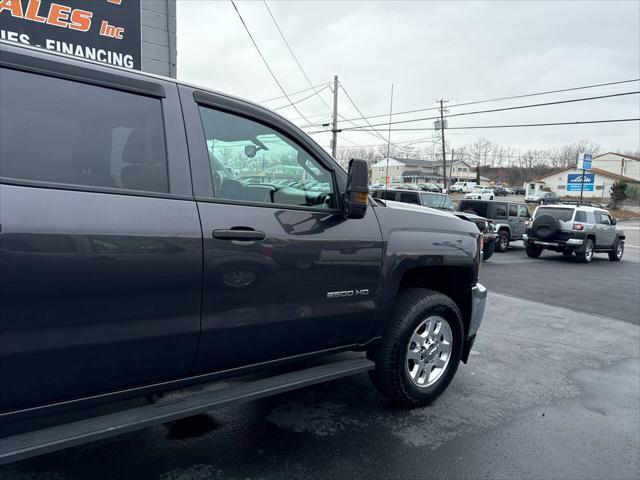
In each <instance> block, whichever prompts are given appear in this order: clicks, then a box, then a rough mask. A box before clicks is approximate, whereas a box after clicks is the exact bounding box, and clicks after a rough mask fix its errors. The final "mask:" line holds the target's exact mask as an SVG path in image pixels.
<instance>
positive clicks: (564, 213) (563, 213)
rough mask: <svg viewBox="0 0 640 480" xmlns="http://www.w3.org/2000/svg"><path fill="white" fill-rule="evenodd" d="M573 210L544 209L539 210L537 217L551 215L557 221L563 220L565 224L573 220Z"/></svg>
mask: <svg viewBox="0 0 640 480" xmlns="http://www.w3.org/2000/svg"><path fill="white" fill-rule="evenodd" d="M573 211H574V209H573V208H549V207H542V208H538V212H537V213H536V217H539V216H540V215H551V216H552V217H554V218H556V219H557V220H562V221H563V222H568V221H570V220H571V219H572V218H573Z"/></svg>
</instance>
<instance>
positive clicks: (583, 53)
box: [177, 0, 640, 150]
mask: <svg viewBox="0 0 640 480" xmlns="http://www.w3.org/2000/svg"><path fill="white" fill-rule="evenodd" d="M236 4H237V6H238V9H239V10H240V13H241V14H242V16H243V17H244V20H245V22H246V23H247V25H248V27H249V30H250V31H251V33H252V34H253V36H254V38H255V40H256V42H257V43H258V46H259V48H260V49H261V50H262V52H263V54H264V55H265V57H266V59H267V61H268V62H269V65H270V66H271V68H272V69H273V71H274V73H275V75H276V77H277V78H278V80H279V81H280V83H281V84H282V86H283V87H284V89H285V90H286V91H287V93H291V92H295V91H298V90H303V89H306V88H309V84H308V83H307V81H306V80H305V78H304V76H303V75H302V73H301V72H300V70H299V69H298V67H297V66H296V64H295V61H294V60H293V58H292V57H291V54H290V53H289V52H288V50H287V48H286V46H285V44H284V42H283V40H282V38H281V37H280V34H279V33H278V30H277V29H276V26H275V24H274V23H273V21H272V19H271V17H270V16H269V13H268V11H267V9H266V7H265V5H264V4H263V3H262V2H260V1H251V2H249V1H238V2H236ZM268 4H269V7H270V8H271V11H272V13H273V15H274V17H275V19H276V20H277V22H278V24H279V25H280V28H281V29H282V31H283V33H284V35H285V37H286V38H287V40H288V42H289V44H290V45H291V48H292V49H293V52H294V53H295V54H296V56H297V57H298V59H299V61H300V63H301V64H302V67H303V68H304V70H305V71H306V73H307V75H308V76H309V78H310V79H311V81H312V82H313V84H314V85H318V84H326V83H329V82H331V81H332V79H333V76H334V75H338V76H339V79H340V82H341V83H342V85H343V86H344V87H345V88H346V90H347V91H348V92H349V94H350V95H351V97H352V99H353V100H354V101H355V103H356V104H357V105H358V107H359V108H360V110H361V111H362V112H363V113H364V114H365V115H375V114H381V113H388V111H389V97H390V89H391V84H392V83H393V84H394V85H395V87H394V89H395V93H394V111H395V112H401V111H403V110H411V109H418V108H430V107H434V106H435V100H436V99H439V98H441V97H444V98H446V99H449V100H450V104H451V105H453V104H455V103H462V102H468V101H475V100H484V99H491V98H497V97H503V96H511V95H519V94H527V93H535V92H541V91H547V90H556V89H562V88H570V87H575V86H583V85H589V84H597V83H605V82H614V81H619V80H630V79H636V78H640V2H638V1H627V2H614V1H606V2H593V1H583V2H563V1H553V2H513V1H511V2H497V1H486V2H470V1H469V2H463V1H459V2H426V1H425V2H418V1H414V2H371V1H359V2H348V1H339V2H326V1H322V2H320V1H318V2H310V1H304V2H303V1H299V2H285V1H270V2H268ZM177 15H178V17H177V22H178V77H179V78H180V79H182V80H185V81H189V82H193V83H197V84H200V85H203V86H206V87H208V88H212V89H215V90H219V91H222V92H225V93H230V94H233V95H237V96H240V97H243V98H246V99H250V100H253V101H260V102H262V103H263V104H265V105H267V106H269V107H271V108H277V107H281V106H283V105H285V104H286V103H287V101H286V99H282V98H281V99H279V100H274V101H270V102H263V101H264V100H266V99H269V98H272V97H279V96H281V95H282V93H281V91H280V90H279V88H278V86H277V85H276V83H275V82H274V80H273V78H272V77H271V76H270V74H269V72H268V71H267V69H266V67H265V66H264V64H263V63H262V61H261V59H260V57H259V56H258V53H257V52H256V49H255V48H254V46H253V44H252V43H251V40H250V39H249V36H248V35H247V33H246V31H245V30H244V28H243V26H242V24H241V22H240V20H239V18H238V16H237V14H236V12H235V10H234V9H233V6H232V4H231V3H230V2H228V1H207V0H193V1H187V0H178V12H177ZM638 90H640V82H634V83H627V84H622V85H616V86H608V87H601V88H594V89H587V90H579V91H575V92H566V93H558V94H553V95H548V96H540V97H532V98H527V99H522V100H506V101H501V102H494V103H486V104H480V105H474V106H466V107H464V106H461V107H457V108H451V109H450V112H451V113H458V112H465V111H471V110H485V109H491V108H500V107H506V106H512V105H524V104H530V103H541V102H547V101H554V100H564V99H570V98H580V97H590V96H597V95H606V94H611V93H616V92H629V91H638ZM309 93H313V92H305V93H302V94H298V95H293V96H292V98H293V99H294V100H295V99H300V98H303V97H304V96H306V95H308V94H309ZM339 93H340V97H339V113H340V114H341V115H343V116H344V117H346V118H354V117H358V114H357V112H356V111H355V110H354V108H353V107H352V106H351V105H350V104H349V102H348V100H347V99H346V97H345V96H344V94H343V92H342V91H340V92H339ZM320 95H322V97H323V98H324V100H325V101H326V102H327V104H329V105H331V101H332V100H331V92H330V91H329V89H325V90H324V91H323V92H322V93H321V94H320ZM297 106H298V107H299V109H300V111H301V112H302V113H303V114H304V115H305V116H306V117H308V118H310V119H311V120H312V121H313V122H321V121H329V120H328V119H329V118H330V111H329V109H328V108H327V107H326V106H325V105H324V104H323V103H322V102H321V101H319V100H318V99H317V98H315V97H314V98H311V99H309V100H307V101H304V102H301V103H300V104H298V105H297ZM279 112H280V113H282V114H283V115H285V116H286V117H288V118H290V119H292V120H294V121H295V123H296V124H298V125H300V126H303V125H305V124H306V121H305V120H303V119H301V118H299V117H300V116H299V115H298V113H296V112H295V111H294V110H293V108H291V107H289V108H286V109H282V110H279ZM434 113H436V112H434V111H426V112H422V113H415V114H410V115H409V114H407V115H397V116H394V120H406V119H411V118H419V117H431V116H433V115H434ZM632 117H633V118H638V117H640V95H631V96H625V97H618V98H607V99H603V100H596V101H590V102H580V103H573V104H566V105H558V106H552V107H542V108H534V109H522V110H515V111H511V112H504V113H491V114H483V115H472V116H463V117H457V118H451V119H450V120H449V127H457V126H470V125H492V124H511V123H542V122H565V121H566V122H572V121H584V120H600V119H614V118H632ZM387 121H388V119H387V118H376V119H371V120H370V122H371V123H384V122H387ZM432 122H433V121H432V120H429V121H423V122H420V123H409V124H400V125H394V127H393V128H429V127H433V124H432ZM358 123H360V124H362V123H363V122H362V121H360V122H358ZM340 126H341V127H349V126H350V124H349V123H346V122H341V123H340ZM377 128H380V129H382V130H383V131H384V134H383V135H384V136H385V137H386V128H387V127H385V126H382V127H377ZM319 129H320V130H322V128H314V127H311V128H306V130H307V131H316V130H319ZM446 133H447V141H448V142H450V143H451V144H452V146H454V147H455V146H461V145H464V144H467V143H471V142H473V141H474V140H475V139H477V138H478V137H480V136H483V137H485V138H487V139H489V140H492V141H496V142H499V143H501V144H505V145H512V146H515V147H521V148H544V147H548V146H551V145H561V144H566V143H573V142H576V141H578V140H581V139H586V140H590V141H593V142H596V143H599V144H601V145H602V146H603V147H604V149H605V150H616V149H633V150H640V123H639V122H631V123H624V124H598V125H584V126H559V127H536V128H517V129H516V128H510V129H490V130H450V131H448V132H446ZM432 135H433V132H431V131H428V130H421V131H409V132H401V131H394V132H392V142H393V141H395V142H401V141H408V140H413V139H424V138H426V137H431V136H432ZM314 138H315V139H316V140H317V141H318V142H319V143H320V144H321V145H323V146H325V147H328V145H329V134H324V133H322V134H317V135H314ZM349 142H351V143H349ZM352 143H355V144H358V145H376V144H380V143H382V141H381V140H380V139H379V138H376V137H375V136H374V135H373V134H365V133H362V132H360V133H354V132H349V133H341V134H340V135H339V141H338V144H339V145H340V146H349V145H351V144H352ZM425 145H428V143H427V144H422V146H425Z"/></svg>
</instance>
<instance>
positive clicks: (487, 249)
mask: <svg viewBox="0 0 640 480" xmlns="http://www.w3.org/2000/svg"><path fill="white" fill-rule="evenodd" d="M495 250H496V242H491V243H490V244H488V245H485V246H484V248H483V250H482V261H483V262H486V261H487V260H489V259H490V258H491V256H492V255H493V252H495Z"/></svg>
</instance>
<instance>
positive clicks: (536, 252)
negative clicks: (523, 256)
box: [524, 245, 542, 258]
mask: <svg viewBox="0 0 640 480" xmlns="http://www.w3.org/2000/svg"><path fill="white" fill-rule="evenodd" d="M524 249H525V250H526V252H527V257H530V258H538V257H539V256H540V254H541V253H542V249H541V248H540V247H535V246H533V245H527V246H525V247H524Z"/></svg>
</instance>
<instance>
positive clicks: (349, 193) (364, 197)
mask: <svg viewBox="0 0 640 480" xmlns="http://www.w3.org/2000/svg"><path fill="white" fill-rule="evenodd" d="M368 203H369V166H368V165H367V162H366V161H364V160H358V159H356V158H352V159H351V160H350V161H349V175H348V177H347V189H346V191H345V193H344V215H345V217H347V218H362V217H364V215H365V213H366V211H367V204H368Z"/></svg>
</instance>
